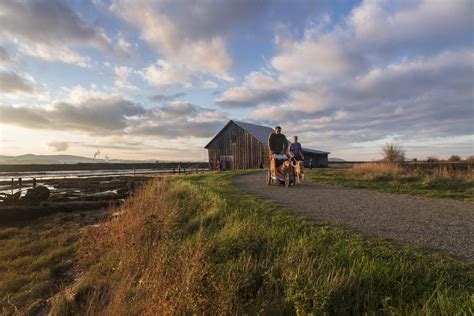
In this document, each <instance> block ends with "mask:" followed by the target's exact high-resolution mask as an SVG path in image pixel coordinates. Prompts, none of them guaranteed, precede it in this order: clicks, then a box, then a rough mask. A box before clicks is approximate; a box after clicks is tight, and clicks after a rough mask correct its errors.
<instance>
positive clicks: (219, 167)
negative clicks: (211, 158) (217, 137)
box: [216, 156, 222, 171]
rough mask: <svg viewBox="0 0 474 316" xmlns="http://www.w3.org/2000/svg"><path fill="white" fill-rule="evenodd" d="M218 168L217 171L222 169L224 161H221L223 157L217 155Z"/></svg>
mask: <svg viewBox="0 0 474 316" xmlns="http://www.w3.org/2000/svg"><path fill="white" fill-rule="evenodd" d="M216 168H217V171H222V161H221V157H220V156H219V157H217V163H216Z"/></svg>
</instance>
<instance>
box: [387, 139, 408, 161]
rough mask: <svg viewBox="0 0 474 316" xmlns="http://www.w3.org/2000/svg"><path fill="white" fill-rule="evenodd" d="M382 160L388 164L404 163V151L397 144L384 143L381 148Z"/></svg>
mask: <svg viewBox="0 0 474 316" xmlns="http://www.w3.org/2000/svg"><path fill="white" fill-rule="evenodd" d="M382 155H383V160H384V161H386V162H390V163H395V162H399V163H400V162H404V161H405V150H404V149H403V147H402V146H401V145H399V144H394V143H386V144H385V146H384V147H382Z"/></svg>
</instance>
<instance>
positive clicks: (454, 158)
mask: <svg viewBox="0 0 474 316" xmlns="http://www.w3.org/2000/svg"><path fill="white" fill-rule="evenodd" d="M448 161H450V162H457V161H461V157H459V156H458V155H451V157H449V159H448Z"/></svg>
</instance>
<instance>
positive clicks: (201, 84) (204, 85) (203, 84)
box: [199, 80, 218, 89]
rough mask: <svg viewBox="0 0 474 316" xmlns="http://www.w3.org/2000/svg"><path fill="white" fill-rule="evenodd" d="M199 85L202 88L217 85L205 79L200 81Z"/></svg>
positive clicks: (215, 86) (210, 87)
mask: <svg viewBox="0 0 474 316" xmlns="http://www.w3.org/2000/svg"><path fill="white" fill-rule="evenodd" d="M199 87H200V88H203V89H216V88H217V87H218V85H217V83H215V82H214V81H210V80H206V81H203V82H201V83H200V85H199Z"/></svg>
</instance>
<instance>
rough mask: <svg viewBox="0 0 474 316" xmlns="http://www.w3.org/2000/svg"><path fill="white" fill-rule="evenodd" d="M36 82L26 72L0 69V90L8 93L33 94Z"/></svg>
mask: <svg viewBox="0 0 474 316" xmlns="http://www.w3.org/2000/svg"><path fill="white" fill-rule="evenodd" d="M35 91H36V83H35V81H34V79H33V77H31V76H30V75H28V74H19V73H16V72H13V71H7V70H1V69H0V92H3V93H8V94H30V95H31V94H34V93H35Z"/></svg>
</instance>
